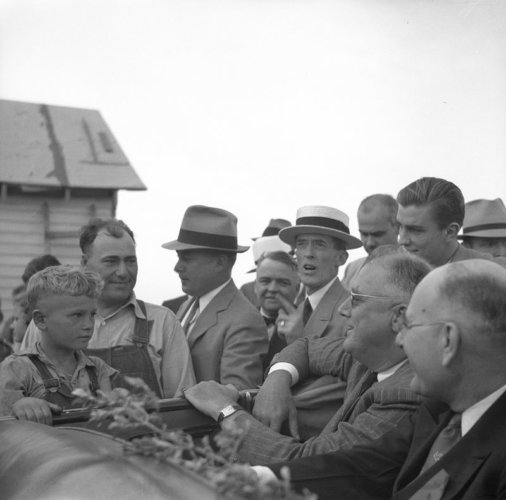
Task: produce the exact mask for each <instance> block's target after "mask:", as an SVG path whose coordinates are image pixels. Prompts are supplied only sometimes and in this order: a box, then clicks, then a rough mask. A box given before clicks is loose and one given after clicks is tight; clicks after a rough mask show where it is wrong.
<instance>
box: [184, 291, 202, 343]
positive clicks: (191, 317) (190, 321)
mask: <svg viewBox="0 0 506 500" xmlns="http://www.w3.org/2000/svg"><path fill="white" fill-rule="evenodd" d="M198 308H199V299H197V298H196V299H195V300H194V302H193V304H192V306H191V308H190V312H189V313H188V315H187V316H186V321H185V324H184V326H183V330H184V333H185V335H186V336H188V334H189V333H190V330H191V328H192V326H193V325H194V323H195V321H196V319H197V310H198Z"/></svg>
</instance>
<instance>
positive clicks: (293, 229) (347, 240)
mask: <svg viewBox="0 0 506 500" xmlns="http://www.w3.org/2000/svg"><path fill="white" fill-rule="evenodd" d="M300 234H324V235H325V236H331V237H332V238H336V239H338V240H340V241H343V242H344V244H345V248H346V250H353V249H354V248H360V247H361V246H362V242H361V241H360V240H359V239H358V238H355V236H351V235H350V234H348V233H345V232H343V231H339V230H337V229H330V228H326V227H323V226H303V225H301V226H290V227H286V228H284V229H282V230H281V231H280V232H279V235H278V236H279V237H280V238H281V240H282V241H284V242H285V243H288V244H289V245H291V246H292V247H293V246H295V239H296V238H297V236H299V235H300Z"/></svg>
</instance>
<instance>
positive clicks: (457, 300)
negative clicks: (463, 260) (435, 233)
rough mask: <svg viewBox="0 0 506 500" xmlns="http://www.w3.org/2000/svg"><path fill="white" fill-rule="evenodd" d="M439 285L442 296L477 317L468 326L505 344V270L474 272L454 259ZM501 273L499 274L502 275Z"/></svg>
mask: <svg viewBox="0 0 506 500" xmlns="http://www.w3.org/2000/svg"><path fill="white" fill-rule="evenodd" d="M454 266H455V269H454V272H452V273H451V274H448V276H447V278H446V279H445V281H444V282H443V283H442V284H441V286H440V288H439V293H440V295H441V297H443V298H445V299H446V300H448V301H451V303H452V304H459V305H460V306H461V307H462V308H463V309H464V310H465V311H466V312H467V313H471V315H472V316H474V317H475V318H476V319H475V321H473V322H472V324H469V323H468V326H469V327H470V328H473V329H474V330H478V331H477V332H476V334H478V333H480V332H481V333H483V334H485V335H487V336H494V337H496V338H497V340H498V341H499V343H501V344H502V345H503V346H506V280H505V279H504V273H500V272H499V273H498V275H497V276H496V275H493V274H491V273H477V272H472V271H470V270H469V269H468V268H467V267H465V266H464V265H462V264H460V263H458V262H456V263H455V264H454ZM501 274H502V276H501Z"/></svg>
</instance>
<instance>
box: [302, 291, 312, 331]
mask: <svg viewBox="0 0 506 500" xmlns="http://www.w3.org/2000/svg"><path fill="white" fill-rule="evenodd" d="M311 314H313V308H312V307H311V302H309V299H308V298H307V297H306V300H305V301H304V309H303V311H302V324H303V325H304V326H306V323H307V322H308V321H309V318H310V316H311Z"/></svg>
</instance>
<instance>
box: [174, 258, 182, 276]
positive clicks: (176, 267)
mask: <svg viewBox="0 0 506 500" xmlns="http://www.w3.org/2000/svg"><path fill="white" fill-rule="evenodd" d="M181 268H182V264H181V259H177V262H176V265H175V266H174V271H175V272H176V273H178V274H179V273H180V272H181V270H182V269H181Z"/></svg>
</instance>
